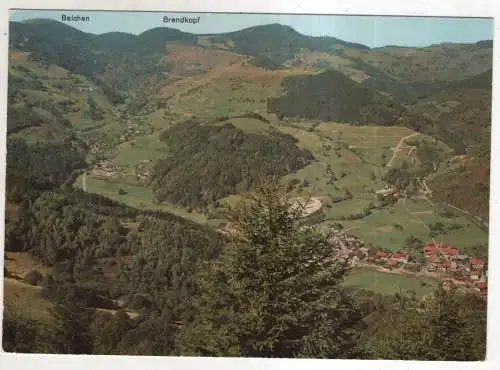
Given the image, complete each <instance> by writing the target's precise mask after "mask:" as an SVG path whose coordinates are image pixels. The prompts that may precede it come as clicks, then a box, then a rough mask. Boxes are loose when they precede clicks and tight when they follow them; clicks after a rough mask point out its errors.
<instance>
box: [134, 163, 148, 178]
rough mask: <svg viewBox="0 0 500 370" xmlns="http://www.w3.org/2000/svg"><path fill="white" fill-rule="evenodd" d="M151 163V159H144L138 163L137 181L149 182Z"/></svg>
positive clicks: (136, 167)
mask: <svg viewBox="0 0 500 370" xmlns="http://www.w3.org/2000/svg"><path fill="white" fill-rule="evenodd" d="M150 162H151V161H150V160H149V159H144V160H141V161H139V163H137V165H136V166H135V176H136V177H137V180H139V181H147V179H148V178H149V176H150V175H151V170H150Z"/></svg>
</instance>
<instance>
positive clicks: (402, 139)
mask: <svg viewBox="0 0 500 370" xmlns="http://www.w3.org/2000/svg"><path fill="white" fill-rule="evenodd" d="M417 135H420V134H419V133H418V132H414V133H412V134H410V135H407V136H404V137H402V138H401V140H399V143H398V144H397V145H396V146H395V147H394V153H392V157H391V159H390V160H389V162H387V167H391V166H392V162H394V158H396V155H397V154H398V153H399V152H400V151H401V147H402V146H403V144H404V143H405V141H406V140H408V139H410V138H412V137H414V136H417Z"/></svg>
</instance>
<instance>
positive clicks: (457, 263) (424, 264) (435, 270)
mask: <svg viewBox="0 0 500 370" xmlns="http://www.w3.org/2000/svg"><path fill="white" fill-rule="evenodd" d="M331 240H332V241H334V242H336V243H338V245H340V246H341V248H340V249H339V250H338V252H337V255H336V258H337V259H338V260H340V261H348V262H349V263H350V265H351V266H352V267H356V266H358V267H373V268H376V269H377V270H379V271H381V272H386V273H395V274H401V275H414V276H416V277H428V278H434V279H438V280H441V281H443V286H444V287H446V288H451V287H453V288H459V289H462V290H473V291H476V292H479V293H480V294H481V295H482V296H484V297H486V295H487V290H488V283H487V262H486V261H485V259H484V258H482V257H474V256H468V255H466V254H464V253H462V252H461V251H460V250H459V249H458V248H456V247H454V246H452V245H447V244H444V243H441V242H439V241H435V240H430V241H429V242H427V244H426V245H425V246H424V247H423V249H422V251H421V252H423V253H422V255H421V256H418V257H415V253H412V251H411V250H406V249H402V250H399V251H397V252H391V251H389V250H386V249H382V248H374V247H369V246H367V245H366V244H365V243H364V242H363V241H362V240H361V239H360V238H358V237H356V236H354V235H352V234H349V233H348V232H345V231H343V230H339V229H334V230H333V233H332V236H331Z"/></svg>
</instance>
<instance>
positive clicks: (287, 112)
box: [268, 70, 404, 125]
mask: <svg viewBox="0 0 500 370" xmlns="http://www.w3.org/2000/svg"><path fill="white" fill-rule="evenodd" d="M283 90H284V94H283V96H281V97H279V98H273V99H270V100H269V101H268V110H269V111H270V112H272V113H276V114H277V115H278V116H279V117H280V118H284V117H297V118H299V117H300V118H309V119H320V120H324V121H334V122H349V123H358V124H382V125H393V124H394V123H395V122H396V121H397V120H398V119H399V118H400V117H401V115H402V114H403V112H404V109H403V108H402V107H401V106H400V105H399V104H398V103H397V102H395V101H393V100H392V99H390V98H387V97H385V96H383V95H381V94H380V93H378V92H377V91H375V90H371V89H368V88H365V87H363V86H361V85H360V84H358V83H356V82H354V81H352V80H351V79H350V78H348V77H346V76H345V75H344V74H342V73H340V72H338V71H334V70H329V71H326V72H323V73H319V74H317V75H309V76H293V77H287V78H285V79H284V80H283Z"/></svg>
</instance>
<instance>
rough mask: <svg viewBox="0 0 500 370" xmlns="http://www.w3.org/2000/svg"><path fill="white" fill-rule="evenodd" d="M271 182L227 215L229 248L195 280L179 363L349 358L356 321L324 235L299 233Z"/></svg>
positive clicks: (295, 217)
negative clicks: (186, 359)
mask: <svg viewBox="0 0 500 370" xmlns="http://www.w3.org/2000/svg"><path fill="white" fill-rule="evenodd" d="M291 204H292V202H291V200H290V198H289V193H288V192H287V191H286V189H284V188H283V187H282V186H281V185H280V183H279V182H278V181H277V180H272V181H267V182H266V183H264V184H260V185H259V186H256V188H255V189H254V191H252V192H251V193H249V194H246V195H245V196H244V198H243V200H242V201H241V202H240V204H239V205H238V207H237V208H236V209H235V210H233V217H232V219H231V222H230V224H229V225H230V235H231V243H229V245H228V246H227V247H226V248H225V249H224V250H223V252H222V254H221V256H220V258H219V259H218V260H217V261H215V262H212V263H210V264H207V265H206V266H205V268H204V269H203V270H202V271H201V272H200V275H199V279H198V281H199V292H198V295H197V298H196V299H195V302H194V305H195V308H196V311H197V313H196V315H195V316H194V319H193V320H192V321H191V322H189V323H187V324H186V327H185V330H183V331H182V333H181V334H180V335H179V337H178V341H177V347H178V348H177V349H178V353H179V354H182V355H204V356H248V357H310V358H349V357H350V358H352V357H356V353H355V348H356V342H357V338H358V333H359V326H360V325H361V314H360V313H359V311H358V310H357V308H356V307H355V303H354V301H353V300H352V299H351V297H350V296H349V295H348V294H347V293H346V292H345V291H344V290H343V289H342V288H341V286H340V283H341V282H342V279H343V277H344V275H345V273H346V272H347V266H346V265H345V264H341V263H339V262H337V261H335V259H334V258H333V256H334V255H335V252H336V250H337V248H338V247H337V246H336V245H334V244H332V243H331V242H330V241H329V240H330V239H329V237H328V235H324V234H322V233H319V232H317V231H315V230H314V229H313V228H311V227H306V226H304V225H301V222H302V209H301V208H300V207H291Z"/></svg>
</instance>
